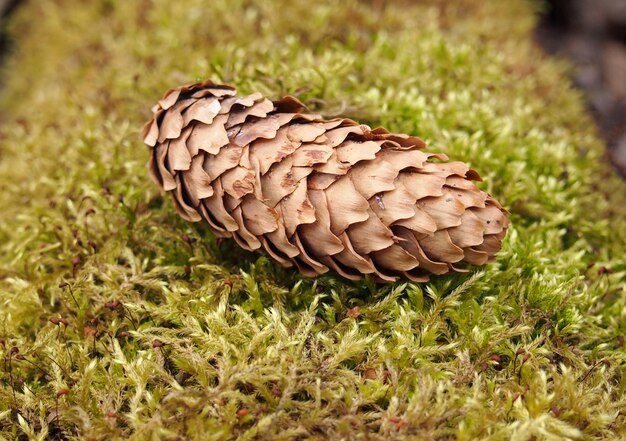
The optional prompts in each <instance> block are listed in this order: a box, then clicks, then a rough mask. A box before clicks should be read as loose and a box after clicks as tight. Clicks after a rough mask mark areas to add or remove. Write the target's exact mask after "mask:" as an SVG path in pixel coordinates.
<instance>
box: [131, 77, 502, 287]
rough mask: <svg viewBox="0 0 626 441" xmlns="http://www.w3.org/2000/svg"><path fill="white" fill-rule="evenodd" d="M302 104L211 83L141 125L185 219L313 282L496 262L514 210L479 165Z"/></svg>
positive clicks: (188, 90) (419, 277)
mask: <svg viewBox="0 0 626 441" xmlns="http://www.w3.org/2000/svg"><path fill="white" fill-rule="evenodd" d="M303 108H304V105H303V104H302V103H301V102H300V101H298V100H297V99H296V98H293V97H291V96H287V97H285V98H283V99H281V100H278V101H274V102H272V101H270V100H268V99H267V98H264V97H263V96H262V95H261V94H260V93H254V94H252V95H248V96H242V97H239V96H236V95H235V89H234V88H233V87H230V86H226V85H220V84H215V83H213V82H211V81H205V82H202V83H196V84H192V85H188V86H182V87H177V88H175V89H170V90H168V91H167V92H166V93H165V95H164V96H163V99H161V101H159V102H158V104H157V105H155V106H154V107H153V109H152V110H153V113H154V118H153V119H152V120H150V121H149V122H148V123H147V124H146V125H145V127H144V129H143V140H144V142H145V143H146V144H147V145H148V146H150V147H151V158H150V163H149V169H150V174H151V176H152V178H153V179H154V181H155V182H156V183H157V184H158V185H159V187H161V189H162V190H164V191H166V192H170V194H171V195H172V199H173V200H174V204H175V205H176V209H177V211H178V213H179V214H180V215H181V216H182V217H183V218H184V219H186V220H188V221H193V222H196V221H200V220H202V219H204V220H205V221H207V222H208V223H209V225H210V226H211V229H212V230H213V231H214V232H215V233H216V234H218V235H220V236H227V237H231V236H232V237H233V238H234V239H235V241H236V242H237V243H238V244H239V245H240V246H241V247H242V248H245V249H246V250H257V249H259V248H261V247H263V248H264V249H265V250H266V251H267V253H268V254H269V255H270V256H271V257H272V258H273V259H274V260H276V261H277V262H278V263H280V264H281V265H283V266H285V267H288V266H291V265H292V264H296V265H297V267H298V268H299V269H300V271H301V272H302V273H303V274H305V275H307V276H314V275H316V274H322V273H324V272H326V271H328V270H329V268H330V269H333V270H335V271H336V272H337V273H339V274H341V275H342V276H344V277H346V278H349V279H359V278H360V277H362V275H363V274H372V275H373V276H374V277H375V278H376V279H377V280H379V281H394V280H396V279H397V278H398V277H407V278H409V279H411V280H414V281H420V282H421V281H426V280H428V274H430V273H433V274H444V273H448V272H450V271H467V270H466V269H463V267H464V266H465V265H458V263H461V262H467V263H470V264H474V265H482V264H484V263H486V262H489V261H491V260H493V256H494V254H495V253H496V252H497V251H498V250H499V249H500V247H501V241H502V239H503V238H504V236H505V234H506V230H507V226H508V218H507V215H506V211H505V210H504V209H503V208H502V207H501V206H500V204H499V203H498V202H497V201H496V200H495V199H493V198H492V197H491V196H490V195H488V194H487V193H485V192H483V191H481V190H479V189H478V188H477V187H476V186H475V185H474V184H473V183H472V182H471V181H472V180H480V176H479V175H478V173H476V172H475V171H473V170H470V169H469V168H468V167H467V165H465V164H464V163H462V162H445V161H447V159H448V158H447V157H446V155H443V154H434V153H425V152H422V151H421V150H420V149H422V148H423V147H424V146H425V144H424V142H423V141H422V140H420V139H419V138H416V137H414V136H408V135H398V134H392V133H389V132H388V131H387V130H385V129H382V128H378V129H375V130H371V129H370V128H369V127H368V126H366V125H363V124H359V123H357V122H355V121H352V120H350V119H346V118H337V119H332V120H324V119H322V118H321V117H320V116H319V115H311V114H306V113H299V112H300V111H301V110H302V109H303ZM434 160H435V161H434ZM455 264H456V265H455Z"/></svg>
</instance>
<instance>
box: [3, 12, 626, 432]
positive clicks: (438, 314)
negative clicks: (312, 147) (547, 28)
mask: <svg viewBox="0 0 626 441" xmlns="http://www.w3.org/2000/svg"><path fill="white" fill-rule="evenodd" d="M413 3H414V2H409V1H406V2H404V1H395V2H391V1H389V2H385V1H372V2H357V1H355V0H348V1H340V0H323V1H315V2H308V1H304V0H303V1H289V0H284V1H246V0H212V1H210V2H209V1H202V0H177V1H171V0H137V1H129V0H93V1H88V2H86V1H78V0H74V1H72V0H49V1H29V2H27V3H25V4H24V5H23V7H22V8H21V9H20V10H19V12H18V14H17V15H16V16H15V17H14V18H13V21H12V26H11V30H10V31H11V35H12V37H13V39H14V46H13V53H12V54H11V55H10V57H8V58H7V63H6V64H5V66H4V70H3V74H2V78H3V86H2V97H1V101H0V106H1V107H0V111H1V112H2V121H1V123H0V145H1V147H0V155H1V156H0V190H1V191H0V242H1V245H0V247H1V248H0V338H1V340H0V355H1V356H2V357H3V362H2V365H1V366H0V381H1V383H0V439H15V438H19V439H26V438H29V439H48V438H49V439H99V440H100V439H102V440H104V439H131V440H141V439H175V438H176V437H178V439H215V440H222V439H230V438H234V437H237V436H239V437H241V438H242V439H306V438H312V439H340V438H341V439H364V440H365V439H370V440H376V439H405V438H410V437H412V439H453V438H458V439H461V440H474V439H490V440H500V439H502V440H504V439H514V440H524V441H525V440H531V439H532V440H542V439H553V440H556V439H617V438H620V437H624V436H626V415H625V414H624V409H625V408H626V392H625V390H626V375H625V374H624V368H625V366H626V348H625V347H624V340H623V337H624V336H625V335H626V293H625V292H624V287H625V286H626V283H625V282H626V263H625V262H626V221H625V219H626V208H625V207H626V186H625V185H624V183H623V182H621V181H620V180H619V179H618V178H617V177H616V176H615V174H614V173H613V172H612V171H611V170H610V168H609V167H608V166H607V165H606V164H605V163H604V162H603V160H602V145H601V144H600V142H599V141H598V137H597V134H596V133H595V132H594V129H593V127H592V123H591V121H590V119H589V118H588V116H586V115H585V112H584V109H583V106H582V104H581V99H580V96H579V94H578V93H577V92H576V91H574V90H572V88H571V86H570V85H569V83H568V82H567V81H566V80H565V77H566V75H565V73H566V67H565V66H564V65H561V64H560V63H558V62H555V61H550V60H548V59H546V57H545V56H544V55H542V53H541V52H540V51H539V49H537V48H536V47H535V46H534V44H533V42H532V28H533V25H534V21H535V12H536V11H535V9H536V6H533V5H535V4H532V3H527V2H525V1H523V0H511V1H506V2H504V1H500V0H492V1H481V0H459V1H456V2H447V1H443V0H440V1H437V0H429V1H424V2H420V4H419V5H414V4H413ZM207 77H209V78H213V79H215V80H222V81H227V82H231V83H233V84H235V85H237V86H238V87H239V88H240V90H241V91H243V92H250V91H257V90H258V91H261V92H263V93H266V94H267V95H269V96H272V97H279V96H281V95H282V94H286V93H291V94H294V95H297V96H298V97H299V98H300V99H302V100H303V101H304V102H306V103H307V104H308V105H309V106H310V108H311V109H313V110H314V111H317V112H320V113H322V114H324V115H326V116H334V115H338V114H341V115H344V116H349V117H352V118H354V119H358V120H361V121H363V122H366V123H369V124H371V125H373V126H378V125H384V126H386V127H387V128H389V129H391V130H393V131H397V132H407V133H412V134H418V135H420V136H422V137H423V138H425V139H426V140H427V141H428V142H429V144H430V145H431V147H430V148H431V149H432V150H436V151H443V152H445V153H447V154H449V156H450V157H452V158H455V159H460V160H465V161H468V162H470V163H471V165H472V166H473V167H474V168H476V169H477V170H479V171H480V172H481V174H483V176H484V178H485V182H484V184H482V188H484V189H485V190H487V191H489V192H491V193H492V194H494V196H496V197H497V198H498V199H499V200H500V201H501V202H502V203H503V204H504V205H505V206H506V207H508V208H509V209H510V211H511V217H512V222H513V224H512V227H511V229H510V232H509V235H508V237H507V239H506V241H505V244H504V248H503V250H502V252H501V253H500V255H499V257H498V260H497V263H495V264H493V265H489V266H486V267H484V268H481V269H479V270H477V271H475V272H474V273H473V274H469V275H456V276H451V277H443V278H436V279H433V280H432V282H431V283H428V284H423V285H416V284H410V283H409V284H407V283H397V284H394V285H387V286H377V285H375V284H374V283H372V282H371V281H369V280H365V281H363V282H359V283H348V282H345V281H343V280H341V279H340V278H337V277H335V276H332V275H327V276H324V277H320V278H318V279H317V280H310V279H301V278H300V277H299V276H298V274H297V273H296V272H295V271H288V270H282V269H279V268H278V267H277V266H276V265H274V264H272V263H271V262H269V261H268V260H267V259H266V258H264V257H259V255H255V254H250V253H245V252H242V251H240V250H239V249H238V248H237V247H236V246H235V245H234V244H233V243H231V242H230V241H224V242H218V241H216V240H214V238H213V236H212V235H211V234H210V232H209V231H208V229H207V228H206V227H205V226H204V225H199V224H193V225H191V224H188V223H186V222H184V221H182V220H180V219H179V217H178V216H177V215H176V213H175V211H174V209H173V207H172V205H171V203H170V202H169V200H164V199H163V198H162V197H161V196H160V195H159V194H158V191H157V189H156V188H155V186H154V185H153V184H152V183H151V182H150V180H149V178H148V176H147V172H146V169H145V164H146V161H147V154H148V152H147V149H146V148H145V147H144V146H143V145H142V144H141V142H140V140H139V134H138V132H139V130H140V127H141V125H142V123H143V122H144V121H145V120H146V119H147V118H148V117H149V108H150V106H151V105H152V104H153V103H154V102H155V100H156V99H158V98H159V97H160V95H161V93H162V92H163V91H164V90H165V89H167V88H168V87H171V86H174V85H177V84H180V83H185V82H191V81H194V80H196V79H204V78H207ZM59 320H62V322H59ZM63 321H65V323H63ZM13 348H17V349H13ZM17 350H19V352H16V351H17ZM620 411H621V413H620Z"/></svg>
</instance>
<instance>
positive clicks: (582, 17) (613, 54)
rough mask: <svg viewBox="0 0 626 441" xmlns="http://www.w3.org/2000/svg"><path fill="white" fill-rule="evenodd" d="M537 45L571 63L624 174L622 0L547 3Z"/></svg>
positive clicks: (625, 27) (625, 29) (625, 2)
mask: <svg viewBox="0 0 626 441" xmlns="http://www.w3.org/2000/svg"><path fill="white" fill-rule="evenodd" d="M543 8H544V13H543V16H542V19H541V21H540V23H539V26H538V28H537V41H538V42H539V43H540V44H541V45H542V46H543V47H544V48H545V50H546V51H548V52H549V53H551V54H555V55H558V56H565V57H567V58H568V59H569V60H570V62H572V63H573V65H574V70H573V72H572V79H573V81H574V83H575V84H576V86H578V87H580V88H582V89H583V90H584V91H585V94H586V97H587V104H588V107H589V109H590V111H591V112H592V114H593V116H594V118H595V119H596V122H597V124H598V128H599V132H600V134H601V135H602V137H603V138H604V139H605V141H606V143H607V147H608V149H609V150H608V152H609V156H610V158H611V159H612V161H613V163H614V164H615V166H616V167H618V168H619V169H620V172H621V173H622V175H623V176H626V0H548V1H547V3H546V4H545V5H544V6H543Z"/></svg>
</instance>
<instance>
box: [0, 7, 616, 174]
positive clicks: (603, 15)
mask: <svg viewBox="0 0 626 441" xmlns="http://www.w3.org/2000/svg"><path fill="white" fill-rule="evenodd" d="M23 1H26V0H0V61H1V60H2V55H3V53H4V52H5V51H6V49H7V46H8V44H9V43H8V41H7V39H6V36H5V34H4V32H3V30H4V25H5V23H6V17H7V16H8V15H9V14H10V13H11V11H13V10H14V9H15V8H16V7H17V6H18V5H19V3H21V2H23ZM543 7H544V14H543V16H542V19H541V21H540V23H539V26H538V28H537V32H536V36H537V41H538V43H539V44H540V45H541V46H542V47H543V48H544V49H545V50H546V51H547V52H548V53H549V54H552V55H555V56H561V57H566V58H568V59H569V60H570V61H571V62H572V63H573V65H574V69H573V73H572V77H573V78H572V79H573V81H574V83H575V84H576V86H578V87H580V88H582V89H583V90H584V91H585V94H586V97H587V104H588V107H589V110H590V111H591V113H592V115H593V116H594V118H595V120H596V122H597V124H598V129H599V133H600V135H601V136H602V137H603V138H604V140H605V141H606V145H607V154H608V157H609V159H610V160H611V162H612V163H613V164H614V165H615V167H616V168H617V169H618V170H619V171H620V172H621V173H622V175H623V176H626V0H546V2H545V4H544V5H543Z"/></svg>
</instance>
